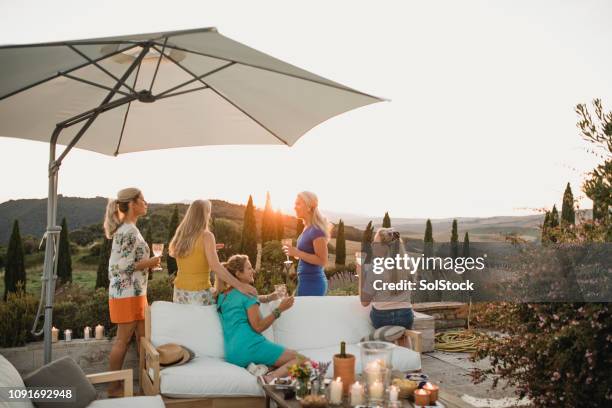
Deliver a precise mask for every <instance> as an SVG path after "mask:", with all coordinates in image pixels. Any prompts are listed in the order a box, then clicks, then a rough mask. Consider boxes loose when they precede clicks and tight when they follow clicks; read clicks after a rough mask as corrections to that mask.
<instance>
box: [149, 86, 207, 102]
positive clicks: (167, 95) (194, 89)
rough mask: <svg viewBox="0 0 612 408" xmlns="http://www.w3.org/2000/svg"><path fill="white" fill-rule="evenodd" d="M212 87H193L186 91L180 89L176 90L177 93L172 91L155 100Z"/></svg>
mask: <svg viewBox="0 0 612 408" xmlns="http://www.w3.org/2000/svg"><path fill="white" fill-rule="evenodd" d="M209 88H210V87H209V86H208V85H207V86H201V87H199V88H193V89H187V90H186V91H180V92H175V93H171V94H166V95H163V96H156V97H155V100H160V99H166V98H171V97H173V96H179V95H184V94H186V93H190V92H196V91H201V90H203V89H209Z"/></svg>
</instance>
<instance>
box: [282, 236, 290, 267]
mask: <svg viewBox="0 0 612 408" xmlns="http://www.w3.org/2000/svg"><path fill="white" fill-rule="evenodd" d="M281 243H282V244H283V247H290V246H291V244H292V243H293V240H292V239H291V238H284V239H283V240H282V241H281ZM292 263H293V261H292V260H291V259H289V255H287V260H286V261H285V262H284V264H285V265H291V264H292Z"/></svg>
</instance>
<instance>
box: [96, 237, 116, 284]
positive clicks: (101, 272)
mask: <svg viewBox="0 0 612 408" xmlns="http://www.w3.org/2000/svg"><path fill="white" fill-rule="evenodd" d="M112 247H113V240H112V239H106V238H105V237H104V238H102V249H100V257H99V258H98V270H97V272H96V288H108V285H109V283H110V282H109V280H108V260H109V258H110V254H111V249H112Z"/></svg>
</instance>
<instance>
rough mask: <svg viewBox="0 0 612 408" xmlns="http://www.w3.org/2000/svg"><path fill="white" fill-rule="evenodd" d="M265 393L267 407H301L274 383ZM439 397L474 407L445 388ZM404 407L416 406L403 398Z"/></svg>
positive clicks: (449, 406) (461, 407) (455, 407)
mask: <svg viewBox="0 0 612 408" xmlns="http://www.w3.org/2000/svg"><path fill="white" fill-rule="evenodd" d="M263 390H264V393H265V394H266V408H271V406H272V405H271V404H272V401H274V402H276V405H277V406H278V407H279V408H301V407H302V405H301V404H300V402H299V401H298V400H296V399H295V398H293V399H290V400H286V399H285V398H284V396H283V393H282V391H280V390H277V389H276V388H275V387H274V386H273V385H264V386H263ZM438 399H439V400H440V401H441V402H442V403H443V404H444V406H445V407H446V408H473V407H472V405H470V404H468V403H466V402H465V401H463V400H462V399H461V398H459V397H458V396H456V395H453V394H449V393H447V392H444V391H443V390H440V391H439V395H438ZM401 401H402V407H403V408H414V407H415V405H414V403H413V402H411V401H408V400H405V399H403V400H401ZM342 407H343V408H350V405H349V404H348V401H347V400H346V399H345V400H344V404H343V405H342Z"/></svg>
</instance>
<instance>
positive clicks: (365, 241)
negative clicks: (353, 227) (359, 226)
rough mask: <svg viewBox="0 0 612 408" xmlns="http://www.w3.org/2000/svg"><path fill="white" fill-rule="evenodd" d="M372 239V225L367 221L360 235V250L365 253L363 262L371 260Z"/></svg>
mask: <svg viewBox="0 0 612 408" xmlns="http://www.w3.org/2000/svg"><path fill="white" fill-rule="evenodd" d="M372 241H374V226H372V221H370V222H368V225H366V227H365V229H364V230H363V235H362V236H361V251H362V252H365V253H366V258H365V263H370V262H372V260H371V258H372Z"/></svg>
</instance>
